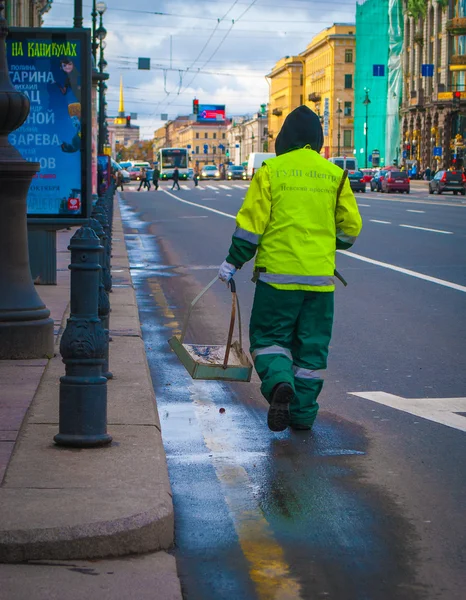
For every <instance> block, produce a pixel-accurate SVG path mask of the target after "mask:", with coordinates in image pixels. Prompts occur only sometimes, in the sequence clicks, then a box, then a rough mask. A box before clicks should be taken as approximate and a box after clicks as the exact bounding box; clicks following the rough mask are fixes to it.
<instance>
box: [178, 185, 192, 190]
mask: <svg viewBox="0 0 466 600" xmlns="http://www.w3.org/2000/svg"><path fill="white" fill-rule="evenodd" d="M180 187H181V189H182V190H189V189H191V188H189V187H188V186H187V185H184V184H183V185H182V186H180Z"/></svg>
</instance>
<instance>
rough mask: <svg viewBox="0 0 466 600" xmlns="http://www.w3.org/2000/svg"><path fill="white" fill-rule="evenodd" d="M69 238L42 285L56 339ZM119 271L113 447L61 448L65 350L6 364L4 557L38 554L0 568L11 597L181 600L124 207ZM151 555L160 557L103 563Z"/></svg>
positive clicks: (0, 556) (2, 399)
mask: <svg viewBox="0 0 466 600" xmlns="http://www.w3.org/2000/svg"><path fill="white" fill-rule="evenodd" d="M72 233H73V232H69V231H68V232H61V233H60V234H59V255H58V259H57V260H58V268H59V273H58V285H57V286H53V287H48V286H41V287H40V288H38V291H39V294H40V296H41V298H42V299H43V300H44V302H46V304H47V306H48V307H49V308H50V309H51V311H52V316H53V318H54V320H55V323H56V341H57V342H58V339H59V333H60V331H61V324H62V323H63V325H65V324H66V318H64V317H66V314H65V313H66V311H67V306H68V301H69V272H68V269H67V266H68V263H69V253H68V251H67V250H66V246H67V245H68V240H69V238H70V236H71V235H72ZM112 274H113V292H112V293H111V295H110V302H111V307H112V312H111V316H110V330H111V336H112V337H113V341H112V342H111V344H110V370H111V371H112V372H113V374H114V379H113V380H111V381H109V382H108V431H109V433H111V434H112V436H113V443H112V444H111V446H109V447H107V448H95V449H88V450H82V449H67V448H60V447H57V446H55V445H54V444H53V436H54V434H55V433H56V432H57V431H58V393H59V377H60V376H61V375H63V374H64V365H63V363H62V361H61V357H60V356H59V355H58V352H59V350H58V345H57V346H56V350H55V351H56V353H57V355H56V356H55V357H54V358H52V359H51V360H49V361H47V360H39V361H21V364H19V362H16V361H4V362H0V382H1V387H0V390H1V391H0V419H1V423H2V426H1V428H2V430H0V436H1V437H0V440H1V441H0V449H1V452H0V455H1V456H2V459H1V460H2V462H1V463H0V467H2V471H0V479H1V478H2V476H3V480H2V483H1V486H0V506H1V507H2V509H1V511H0V561H1V562H9V563H11V562H24V561H34V565H32V564H31V563H29V564H27V565H0V579H1V580H2V592H3V591H6V594H7V595H6V597H8V598H12V599H14V600H16V599H22V598H23V597H24V598H25V599H26V598H34V599H35V600H36V599H37V600H42V599H44V600H45V599H47V600H51V599H53V598H60V599H67V600H68V599H69V600H74V598H78V597H79V598H82V597H83V595H86V593H87V595H88V597H90V598H94V597H99V598H101V599H103V598H109V599H110V598H112V599H118V598H125V600H126V599H127V598H128V599H130V598H138V599H141V600H142V599H145V598H156V599H160V600H162V599H163V600H172V599H173V600H180V599H181V592H180V584H179V580H178V577H177V574H176V564H175V560H174V558H173V557H171V556H170V555H168V554H166V553H165V552H163V551H162V550H166V549H168V548H170V547H171V546H172V544H173V535H174V532H173V529H174V525H173V521H174V518H173V505H172V498H171V489H170V483H169V480H168V473H167V466H166V456H165V451H164V448H163V444H162V438H161V434H160V423H159V420H158V415H157V412H156V407H155V397H154V392H153V388H152V382H151V379H150V373H149V369H148V365H147V360H146V355H145V350H144V342H143V340H142V338H141V331H140V325H139V316H138V309H137V305H136V298H135V293H134V289H133V286H132V282H131V276H130V272H129V263H128V256H127V252H126V246H125V243H124V236H123V230H122V224H121V218H120V211H119V207H118V206H116V207H115V218H114V239H113V259H112ZM23 419H24V420H23ZM21 423H22V425H21ZM153 551H159V552H155V553H153V554H147V555H145V556H137V557H135V556H131V557H128V558H123V559H121V558H120V559H113V560H95V559H100V558H108V557H118V556H123V555H128V554H135V553H143V552H153ZM87 559H94V560H92V562H86V560H87ZM67 560H72V561H73V562H72V563H67V562H66V561H67ZM41 561H46V563H43V562H41ZM53 561H59V562H53ZM83 573H86V574H92V575H100V576H99V577H87V578H83V577H82V574H83ZM3 582H6V583H5V585H4V584H3ZM64 590H66V593H65V592H64ZM97 594H98V596H97Z"/></svg>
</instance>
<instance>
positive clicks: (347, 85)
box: [345, 73, 353, 90]
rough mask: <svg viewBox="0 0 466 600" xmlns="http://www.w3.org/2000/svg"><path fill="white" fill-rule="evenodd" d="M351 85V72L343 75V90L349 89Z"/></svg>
mask: <svg viewBox="0 0 466 600" xmlns="http://www.w3.org/2000/svg"><path fill="white" fill-rule="evenodd" d="M352 87H353V76H352V75H351V73H350V74H349V75H345V90H350V89H351V88H352Z"/></svg>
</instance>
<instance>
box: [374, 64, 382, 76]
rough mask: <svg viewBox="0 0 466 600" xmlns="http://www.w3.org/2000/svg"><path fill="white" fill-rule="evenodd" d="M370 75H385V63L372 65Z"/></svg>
mask: <svg viewBox="0 0 466 600" xmlns="http://www.w3.org/2000/svg"><path fill="white" fill-rule="evenodd" d="M372 75H373V76H374V77H383V76H384V75H385V65H372Z"/></svg>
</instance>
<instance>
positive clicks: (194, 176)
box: [193, 167, 199, 187]
mask: <svg viewBox="0 0 466 600" xmlns="http://www.w3.org/2000/svg"><path fill="white" fill-rule="evenodd" d="M193 181H194V187H197V186H198V185H199V169H198V168H197V167H196V170H195V171H194V175H193Z"/></svg>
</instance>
